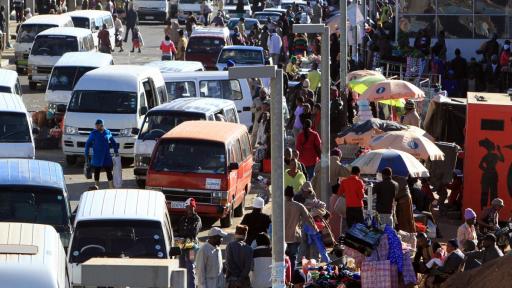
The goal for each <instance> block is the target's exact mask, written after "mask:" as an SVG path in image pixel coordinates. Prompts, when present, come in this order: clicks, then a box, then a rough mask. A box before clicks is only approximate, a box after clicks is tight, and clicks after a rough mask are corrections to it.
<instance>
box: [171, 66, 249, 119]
mask: <svg viewBox="0 0 512 288" xmlns="http://www.w3.org/2000/svg"><path fill="white" fill-rule="evenodd" d="M163 76H164V80H165V85H166V86H167V92H168V94H169V100H173V99H178V98H183V97H208V98H220V99H227V100H233V101H234V102H235V105H236V108H237V111H238V114H239V118H240V123H242V124H245V125H246V126H247V127H250V126H251V125H252V113H251V106H252V95H251V89H250V88H249V83H248V82H247V79H235V80H232V79H231V80H230V79H229V77H228V72H227V71H204V72H186V73H163Z"/></svg>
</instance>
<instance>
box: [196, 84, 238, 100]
mask: <svg viewBox="0 0 512 288" xmlns="http://www.w3.org/2000/svg"><path fill="white" fill-rule="evenodd" d="M199 92H200V93H201V94H200V97H209V98H219V99H228V100H241V99H242V88H241V87H240V82H238V80H202V81H200V82H199Z"/></svg>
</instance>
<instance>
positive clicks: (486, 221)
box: [477, 198, 505, 235]
mask: <svg viewBox="0 0 512 288" xmlns="http://www.w3.org/2000/svg"><path fill="white" fill-rule="evenodd" d="M503 207H505V203H504V202H503V200H502V199H500V198H495V199H493V200H492V202H491V207H487V208H485V209H484V211H482V214H481V215H480V217H478V219H477V222H478V227H479V230H480V233H482V234H484V235H485V234H487V233H490V232H492V233H493V232H494V231H496V230H498V229H499V228H500V226H499V225H498V219H499V218H500V215H499V212H500V210H501V209H502V208H503Z"/></svg>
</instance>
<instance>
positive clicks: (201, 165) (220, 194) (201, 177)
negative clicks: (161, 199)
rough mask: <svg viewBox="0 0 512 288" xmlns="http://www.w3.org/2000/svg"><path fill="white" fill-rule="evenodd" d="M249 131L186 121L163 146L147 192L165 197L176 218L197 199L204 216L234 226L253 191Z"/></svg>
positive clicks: (155, 156)
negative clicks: (162, 194) (248, 194)
mask: <svg viewBox="0 0 512 288" xmlns="http://www.w3.org/2000/svg"><path fill="white" fill-rule="evenodd" d="M249 139H250V138H249V133H248V132H247V128H246V126H244V125H242V124H235V123H228V122H213V121H186V122H183V123H181V124H180V125H178V126H176V127H175V128H174V129H172V130H171V131H169V132H168V133H167V134H165V135H164V136H163V137H162V138H160V140H159V141H158V143H157V145H156V146H155V149H154V150H153V155H152V157H151V163H150V167H149V169H148V172H147V179H146V188H147V189H152V190H160V191H162V192H163V193H164V194H165V197H166V200H167V208H168V209H169V212H170V213H171V214H180V213H183V212H184V208H185V200H186V199H187V198H190V197H193V198H194V199H195V200H196V204H197V207H196V211H197V213H198V214H199V215H201V216H207V217H216V218H219V217H220V218H221V221H220V222H221V226H222V227H229V226H231V224H232V221H233V217H240V216H242V215H243V213H244V205H245V195H246V194H247V193H248V192H249V191H250V188H251V176H252V164H253V160H252V153H251V145H250V142H249V141H250V140H249Z"/></svg>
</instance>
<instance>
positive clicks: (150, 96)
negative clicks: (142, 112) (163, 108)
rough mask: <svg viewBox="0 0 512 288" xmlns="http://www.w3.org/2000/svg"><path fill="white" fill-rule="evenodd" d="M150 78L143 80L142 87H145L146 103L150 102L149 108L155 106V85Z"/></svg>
mask: <svg viewBox="0 0 512 288" xmlns="http://www.w3.org/2000/svg"><path fill="white" fill-rule="evenodd" d="M151 84H152V83H151V82H150V80H149V79H148V80H144V81H142V87H143V88H144V94H146V103H148V109H151V108H153V107H155V106H156V105H155V93H154V90H153V85H151Z"/></svg>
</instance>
